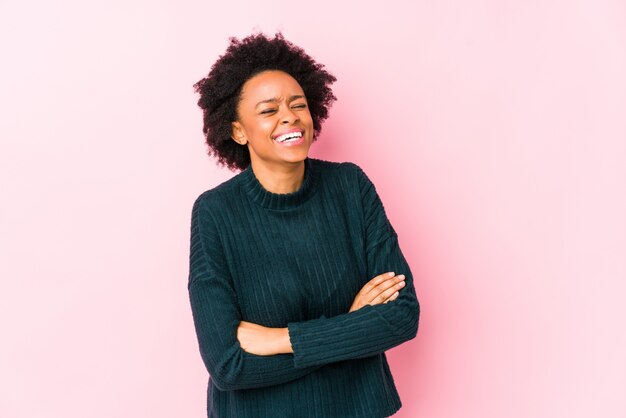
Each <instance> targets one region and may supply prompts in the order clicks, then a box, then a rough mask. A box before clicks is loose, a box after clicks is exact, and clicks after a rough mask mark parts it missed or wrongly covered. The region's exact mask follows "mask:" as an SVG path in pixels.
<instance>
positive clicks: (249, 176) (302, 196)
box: [242, 157, 319, 210]
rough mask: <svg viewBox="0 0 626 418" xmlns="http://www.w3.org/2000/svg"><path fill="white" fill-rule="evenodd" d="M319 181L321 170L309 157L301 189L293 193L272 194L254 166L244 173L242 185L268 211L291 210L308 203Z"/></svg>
mask: <svg viewBox="0 0 626 418" xmlns="http://www.w3.org/2000/svg"><path fill="white" fill-rule="evenodd" d="M318 180H319V170H318V168H317V167H316V164H315V160H314V159H311V158H309V157H307V158H306V159H305V160H304V180H303V181H302V184H301V185H300V188H299V189H298V190H296V191H295V192H292V193H272V192H270V191H268V190H266V189H265V188H264V187H263V185H262V184H261V183H260V182H259V180H258V179H257V177H256V175H255V174H254V171H253V170H252V164H250V165H248V167H247V168H246V169H245V170H244V171H243V172H242V184H243V189H244V190H245V192H246V194H247V195H248V196H249V197H250V199H252V200H253V201H254V202H255V203H257V204H259V205H260V206H263V207H265V208H267V209H279V210H280V209H290V208H293V207H296V206H299V205H300V204H302V203H304V202H305V201H307V200H308V199H309V198H310V197H311V196H312V195H313V194H314V193H315V190H316V189H317V187H315V185H316V184H317V182H318Z"/></svg>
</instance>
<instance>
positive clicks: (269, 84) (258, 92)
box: [241, 70, 304, 101]
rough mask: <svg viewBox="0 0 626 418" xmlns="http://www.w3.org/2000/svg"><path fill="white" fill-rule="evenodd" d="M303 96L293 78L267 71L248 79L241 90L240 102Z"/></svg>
mask: <svg viewBox="0 0 626 418" xmlns="http://www.w3.org/2000/svg"><path fill="white" fill-rule="evenodd" d="M295 94H304V93H303V91H302V87H301V86H300V84H299V83H298V82H297V81H296V79H295V78H293V77H292V76H290V75H289V74H287V73H285V72H283V71H277V70H269V71H263V72H262V73H259V74H256V75H255V76H253V77H251V78H250V79H248V80H247V81H246V82H245V83H244V85H243V88H242V89H241V100H242V101H243V100H258V99H261V100H264V99H271V98H277V97H281V96H285V97H287V96H291V95H295Z"/></svg>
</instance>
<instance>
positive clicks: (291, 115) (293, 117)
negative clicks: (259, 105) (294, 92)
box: [280, 106, 300, 125]
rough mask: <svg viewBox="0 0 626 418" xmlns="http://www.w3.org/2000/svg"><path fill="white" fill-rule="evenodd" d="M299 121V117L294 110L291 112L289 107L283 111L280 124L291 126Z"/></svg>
mask: <svg viewBox="0 0 626 418" xmlns="http://www.w3.org/2000/svg"><path fill="white" fill-rule="evenodd" d="M299 119H300V118H299V117H298V115H297V114H296V113H295V112H294V111H293V110H291V108H290V107H289V106H287V108H286V109H285V110H283V113H282V115H281V117H280V123H281V124H283V125H289V124H292V123H295V122H296V121H298V120H299Z"/></svg>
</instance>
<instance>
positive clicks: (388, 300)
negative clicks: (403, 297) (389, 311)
mask: <svg viewBox="0 0 626 418" xmlns="http://www.w3.org/2000/svg"><path fill="white" fill-rule="evenodd" d="M399 294H400V292H398V291H396V293H394V294H393V295H391V296H390V297H389V299H387V300H386V301H384V302H383V303H387V302H391V301H392V300H396V298H397V297H398V295H399Z"/></svg>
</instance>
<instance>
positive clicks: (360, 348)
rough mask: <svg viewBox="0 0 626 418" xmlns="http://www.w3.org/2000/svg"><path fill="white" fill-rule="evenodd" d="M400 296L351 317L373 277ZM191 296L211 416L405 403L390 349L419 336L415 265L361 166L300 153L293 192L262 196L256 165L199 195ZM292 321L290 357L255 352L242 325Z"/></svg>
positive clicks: (371, 409) (339, 415)
mask: <svg viewBox="0 0 626 418" xmlns="http://www.w3.org/2000/svg"><path fill="white" fill-rule="evenodd" d="M387 271H394V272H395V273H396V274H404V275H405V276H406V279H405V282H406V286H405V287H404V288H402V289H401V290H400V294H399V296H398V298H397V299H396V300H394V301H392V302H389V303H387V304H379V305H366V306H364V307H362V308H361V309H359V310H357V311H354V312H348V311H349V309H350V306H351V304H352V302H353V300H354V297H355V296H356V294H357V293H358V291H359V290H360V289H361V287H363V285H365V283H367V282H368V281H369V280H371V279H372V278H374V277H375V276H377V275H379V274H382V273H385V272H387ZM188 289H189V297H190V302H191V310H192V313H193V320H194V324H195V329H196V333H197V337H198V342H199V347H200V354H201V356H202V360H203V361H204V364H205V366H206V368H207V370H208V372H209V382H208V391H207V398H208V400H207V410H208V416H209V417H210V418H288V417H294V418H295V417H297V418H309V417H310V418H335V417H336V418H357V417H358V418H381V417H387V416H390V415H392V414H393V413H394V412H396V411H397V410H398V409H400V406H401V402H400V397H399V396H398V392H397V390H396V387H395V385H394V381H393V377H392V375H391V372H390V370H389V365H388V363H387V358H386V357H385V350H389V349H390V348H392V347H395V346H397V345H399V344H402V343H403V342H405V341H408V340H410V339H412V338H414V337H415V335H416V334H417V328H418V319H419V313H420V307H419V303H418V300H417V297H416V294H415V288H414V285H413V277H412V274H411V270H410V269H409V266H408V265H407V262H406V260H405V258H404V256H403V254H402V252H401V250H400V247H399V245H398V236H397V234H396V232H395V230H394V229H393V227H392V226H391V224H390V222H389V220H388V218H387V216H386V214H385V210H384V208H383V205H382V202H381V200H380V198H379V196H378V194H377V192H376V190H375V188H374V185H373V184H372V182H371V181H370V180H369V178H368V177H367V176H366V174H365V173H364V172H363V170H362V169H361V168H360V167H359V166H358V165H356V164H354V163H350V162H343V163H337V162H331V161H324V160H319V159H313V158H310V157H309V158H307V159H306V160H305V172H304V180H303V182H302V185H301V186H300V188H299V189H298V190H297V191H295V192H293V193H288V194H277V193H272V192H269V191H267V190H266V189H265V188H264V187H263V186H262V185H261V183H260V182H259V181H258V179H257V178H256V176H255V175H254V171H252V168H251V166H248V168H247V169H245V170H244V171H242V172H241V173H239V174H237V175H235V176H234V177H232V178H231V179H229V180H227V181H225V182H223V183H221V184H220V185H218V186H216V187H215V188H213V189H211V190H208V191H206V192H204V193H202V194H201V195H200V196H199V197H198V198H197V199H196V201H195V203H194V205H193V210H192V219H191V249H190V268H189V282H188ZM241 320H245V321H249V322H254V323H257V324H260V325H264V326H267V327H273V328H274V327H275V328H283V327H288V331H289V337H290V340H291V345H292V347H293V354H277V355H272V356H258V355H254V354H250V353H248V352H246V351H244V350H243V349H242V348H241V346H240V345H239V341H238V340H237V326H238V325H239V321H241Z"/></svg>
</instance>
